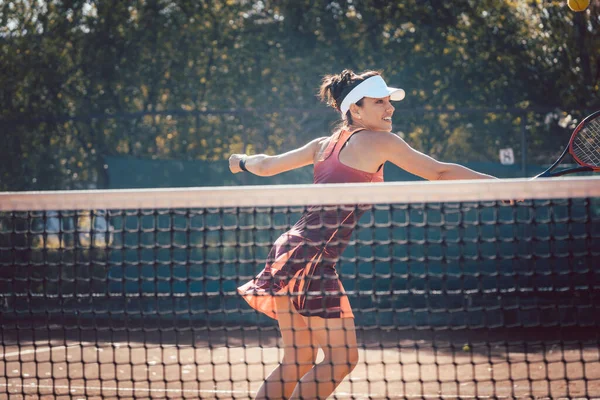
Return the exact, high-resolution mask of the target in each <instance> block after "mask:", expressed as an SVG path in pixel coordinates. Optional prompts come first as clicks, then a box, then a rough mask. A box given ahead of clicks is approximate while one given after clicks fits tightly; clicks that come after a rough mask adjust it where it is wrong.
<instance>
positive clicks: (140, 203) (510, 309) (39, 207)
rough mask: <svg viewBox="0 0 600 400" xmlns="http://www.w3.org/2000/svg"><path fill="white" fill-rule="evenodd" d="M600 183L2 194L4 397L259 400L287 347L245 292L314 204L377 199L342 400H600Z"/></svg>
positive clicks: (362, 226)
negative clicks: (352, 360)
mask: <svg viewBox="0 0 600 400" xmlns="http://www.w3.org/2000/svg"><path fill="white" fill-rule="evenodd" d="M599 183H600V181H599V180H598V179H597V178H578V179H571V180H558V181H542V180H540V181H535V182H531V181H522V180H514V181H498V182H494V183H485V184H482V183H475V184H473V183H458V184H456V183H454V184H451V185H445V184H428V185H418V184H417V185H415V184H411V185H409V184H380V185H376V186H369V187H368V189H369V190H368V191H366V192H365V190H363V188H362V187H358V188H357V187H339V186H338V187H334V186H328V185H322V187H314V186H311V187H297V188H293V187H283V188H281V187H274V188H271V189H270V192H268V196H264V193H265V192H264V190H265V188H261V189H253V188H245V189H243V191H240V189H235V188H225V189H219V190H210V189H193V190H181V191H177V190H175V191H174V190H167V191H159V190H156V191H152V190H151V191H139V192H136V193H135V196H132V192H131V191H107V192H106V193H104V195H103V196H98V195H97V193H94V192H71V193H69V194H67V193H64V192H56V193H46V194H44V195H43V196H44V197H41V196H42V195H40V194H33V193H30V194H28V193H20V194H10V193H9V194H2V195H1V196H4V197H3V198H2V201H1V202H0V204H1V205H2V210H1V211H0V212H1V214H0V220H1V221H0V226H1V228H2V229H1V230H0V231H1V232H0V233H1V234H2V235H1V240H2V242H1V247H2V249H1V250H2V253H1V254H0V267H1V269H0V271H1V273H0V285H1V290H0V293H1V295H2V302H1V304H2V312H3V316H2V333H1V336H0V343H1V346H0V375H1V378H0V398H7V399H35V398H40V399H50V398H57V399H62V398H64V399H66V398H74V399H83V398H89V399H93V398H106V399H110V398H120V399H127V398H203V399H204V398H205V399H212V398H220V399H233V398H239V399H246V398H251V397H252V395H253V394H254V393H256V391H257V390H258V388H259V386H260V385H261V383H262V381H263V380H264V379H265V377H266V376H267V375H268V374H269V373H270V372H271V371H272V370H273V368H275V366H276V365H277V364H278V362H279V360H280V359H281V356H282V349H281V341H280V335H279V333H278V331H277V327H276V325H275V324H274V323H273V321H271V320H270V319H267V318H266V317H261V316H260V315H259V314H257V313H256V312H254V310H251V309H250V308H249V307H248V306H247V305H246V304H245V303H244V302H243V300H240V298H239V296H238V295H237V294H236V293H235V288H236V287H237V285H239V283H240V282H244V281H245V280H247V279H249V278H250V277H252V276H253V273H255V271H257V269H259V268H261V266H262V265H263V263H264V261H265V257H266V251H267V249H268V247H269V246H270V243H271V242H272V240H273V238H274V237H275V238H276V237H277V235H278V233H280V232H281V231H283V230H284V229H286V227H287V226H289V224H290V223H292V224H293V223H294V220H295V218H296V216H297V214H298V213H300V212H301V211H302V209H303V207H305V205H303V204H311V203H309V202H314V199H316V198H318V199H319V201H320V202H322V203H323V204H335V203H336V202H337V199H339V198H344V199H345V203H346V204H348V203H352V204H366V203H367V200H368V201H369V202H370V203H371V204H373V206H372V209H371V211H369V212H368V213H367V214H366V215H365V216H364V217H363V219H361V221H360V222H359V224H358V226H357V229H356V234H355V236H354V239H353V242H352V244H351V245H350V246H349V248H348V250H347V252H346V253H344V258H343V259H342V260H341V265H340V273H341V276H342V279H343V281H344V286H345V288H346V291H347V293H348V295H349V298H350V301H351V304H352V306H353V309H354V312H355V315H356V324H357V335H358V344H359V356H360V361H359V364H358V365H357V367H356V369H355V370H354V371H353V372H352V374H351V375H350V377H349V378H348V379H346V380H344V381H343V383H342V384H341V385H340V386H339V387H338V389H337V390H336V392H335V395H334V396H333V398H339V399H352V398H354V399H367V398H372V399H386V398H389V399H394V398H448V399H452V398H461V399H464V398H467V399H468V398H484V399H485V398H539V399H543V398H600V346H599V343H600V340H599V334H598V332H599V331H600V330H599V329H598V328H599V326H598V325H599V320H598V315H600V313H599V305H600V302H599V300H598V299H599V297H598V293H599V291H600V279H599V277H600V274H599V273H598V269H597V265H600V263H599V262H600V253H598V248H600V247H598V244H599V243H600V242H599V241H600V232H599V231H598V227H599V226H600V203H599V202H598V198H599V197H600V192H598V190H599V188H600V185H599ZM242 194H243V196H241V195H242ZM517 194H520V195H521V196H520V197H521V198H524V199H525V200H524V201H522V202H519V203H516V204H510V203H508V202H503V201H500V200H504V199H506V198H512V197H513V196H517ZM494 199H496V200H494ZM234 202H235V204H238V206H233V204H234ZM240 202H241V204H239V203H240ZM73 210H76V211H73ZM82 210H84V211H82ZM85 210H88V211H85ZM89 210H91V211H89ZM54 219H56V223H54V222H52V223H49V222H48V221H53V220H54ZM39 221H43V222H44V223H45V224H43V225H42V226H41V228H40V226H38V223H39ZM81 221H83V223H82V222H81ZM53 224H55V225H53ZM52 226H57V227H59V228H58V230H56V231H54V230H53V228H52ZM20 232H23V235H25V236H24V238H26V239H27V240H25V239H24V238H21V237H20ZM40 246H41V247H40ZM52 246H56V248H53V247H52ZM319 357H322V354H320V355H319Z"/></svg>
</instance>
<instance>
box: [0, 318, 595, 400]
mask: <svg viewBox="0 0 600 400" xmlns="http://www.w3.org/2000/svg"><path fill="white" fill-rule="evenodd" d="M57 330H60V328H59V327H57ZM223 334H224V332H222V331H221V332H216V333H214V334H213V335H210V337H211V340H210V341H208V340H206V336H205V335H200V334H196V339H195V341H196V344H195V345H179V346H178V345H176V344H168V343H163V344H160V343H156V344H153V343H148V342H147V341H144V339H145V338H144V337H141V338H140V339H138V340H139V341H135V340H136V338H135V337H130V339H129V340H130V341H112V342H111V341H109V340H110V338H106V339H108V340H107V341H100V338H95V340H94V341H90V342H88V341H83V342H80V341H74V340H68V339H66V338H60V339H59V338H58V337H55V338H46V339H45V340H39V339H38V341H36V342H33V343H29V344H27V343H26V341H23V342H22V343H20V344H19V345H17V344H14V345H12V344H10V340H8V343H9V344H7V345H5V346H4V354H3V355H2V359H3V361H2V362H1V363H0V367H1V368H2V370H3V371H6V377H5V378H3V382H2V386H3V389H2V391H3V392H4V393H7V394H9V396H10V398H14V399H18V398H36V397H39V398H42V399H43V398H55V397H56V398H60V397H61V396H64V397H65V398H108V399H110V398H198V397H200V398H206V399H209V398H220V399H229V398H243V399H245V398H249V397H250V396H251V395H252V393H254V392H255V391H256V390H257V389H258V386H259V385H260V384H261V383H262V380H263V379H264V378H265V376H266V375H267V374H268V373H269V372H270V371H271V370H272V369H273V368H274V367H275V366H276V364H277V363H278V361H279V359H280V357H281V354H280V351H277V344H278V337H277V336H278V335H277V334H276V332H273V331H272V332H270V333H267V334H265V333H262V334H261V335H260V336H262V338H261V339H259V338H258V336H259V335H258V334H257V332H256V331H255V332H254V335H253V334H252V333H251V332H249V331H246V332H244V333H242V332H240V331H237V332H236V331H228V332H227V333H226V336H224V335H223ZM9 335H10V334H9ZM530 335H531V334H530ZM202 336H204V337H202ZM361 336H362V349H361V351H360V358H361V363H360V364H359V365H358V367H357V368H356V369H355V370H354V372H353V373H352V375H351V377H350V379H349V380H347V381H345V382H344V383H343V384H342V385H341V386H340V387H339V388H338V390H337V391H336V393H335V398H340V399H345V398H356V399H363V398H375V399H384V398H449V399H450V398H515V397H517V398H530V397H535V398H559V397H565V398H566V397H569V398H573V397H581V398H589V396H597V397H600V354H599V349H598V346H597V342H593V341H590V342H589V343H587V345H586V344H585V341H583V342H576V341H573V342H571V343H568V342H566V343H565V342H563V343H561V342H560V341H546V342H540V341H539V340H537V341H535V340H531V341H516V340H515V338H514V337H513V338H512V342H511V341H505V342H504V341H502V342H495V343H494V342H491V343H490V342H480V343H476V342H473V347H472V350H471V351H468V352H465V351H463V350H462V349H461V347H462V344H460V342H456V343H453V342H452V341H450V340H449V341H446V342H444V341H443V339H442V338H443V337H444V336H446V339H455V340H459V339H460V338H459V336H462V334H461V335H456V334H455V335H453V336H454V338H451V337H448V336H450V335H443V334H442V335H438V336H440V338H438V339H437V340H438V342H437V344H436V346H435V348H434V347H433V345H432V344H431V342H430V341H429V340H425V339H422V340H414V339H409V337H419V336H421V337H424V338H425V337H431V336H432V335H431V333H430V334H423V333H418V332H405V333H404V334H398V333H391V332H385V331H379V332H377V333H370V334H367V335H364V334H363V335H361ZM123 339H125V338H124V337H123ZM470 339H473V338H470ZM507 339H509V338H507ZM4 340H5V343H7V334H6V332H5V334H4ZM113 340H118V339H114V338H113ZM146 340H147V339H146ZM452 346H454V347H452Z"/></svg>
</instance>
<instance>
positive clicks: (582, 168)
mask: <svg viewBox="0 0 600 400" xmlns="http://www.w3.org/2000/svg"><path fill="white" fill-rule="evenodd" d="M597 117H600V111H596V112H594V113H592V114H590V115H588V116H587V117H585V119H584V120H583V121H581V122H580V123H579V125H577V127H576V128H575V130H574V131H573V134H572V135H571V138H570V139H569V144H568V145H567V146H566V147H565V150H564V151H563V152H562V154H561V155H560V157H558V160H556V161H555V162H554V164H552V165H551V166H550V167H549V168H548V169H547V170H545V171H544V172H542V173H541V174H539V175H536V176H535V177H534V178H549V177H553V176H561V175H566V174H572V173H575V172H589V171H598V170H600V168H595V167H591V166H589V165H586V163H584V162H583V161H581V160H580V159H579V157H577V156H576V155H575V154H573V142H574V141H575V137H576V136H577V134H578V133H579V131H580V130H582V129H583V127H584V126H586V125H587V124H588V122H590V121H592V120H594V119H596V118H597ZM567 153H569V154H570V155H571V157H573V159H574V160H575V161H576V162H577V164H579V165H580V166H579V167H574V168H568V169H563V170H561V171H557V172H552V170H553V169H554V168H556V166H557V165H558V164H560V163H561V161H562V160H563V159H564V158H565V156H566V155H567Z"/></svg>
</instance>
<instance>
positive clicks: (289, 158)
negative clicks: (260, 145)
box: [229, 137, 327, 176]
mask: <svg viewBox="0 0 600 400" xmlns="http://www.w3.org/2000/svg"><path fill="white" fill-rule="evenodd" d="M326 139H327V138H326V137H322V138H318V139H315V140H313V141H311V142H309V143H307V144H306V145H304V146H302V147H300V148H298V149H295V150H292V151H288V152H287V153H283V154H279V155H275V156H268V155H266V154H256V155H253V156H247V155H245V154H232V155H231V156H230V157H229V169H230V170H231V172H233V173H234V174H237V173H238V172H242V169H241V168H240V161H241V160H245V167H246V169H247V170H248V172H251V173H253V174H254V175H258V176H273V175H277V174H280V173H282V172H285V171H290V170H292V169H296V168H301V167H304V166H306V165H310V164H312V163H313V162H314V159H315V154H317V152H318V151H319V150H320V149H321V146H322V144H323V142H324V141H325V140H326Z"/></svg>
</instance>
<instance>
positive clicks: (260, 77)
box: [0, 0, 600, 190]
mask: <svg viewBox="0 0 600 400" xmlns="http://www.w3.org/2000/svg"><path fill="white" fill-rule="evenodd" d="M599 28H600V2H599V1H597V0H595V1H593V2H592V5H591V6H590V7H589V9H588V10H587V11H586V12H583V13H573V12H571V11H570V10H569V9H568V8H567V7H566V5H565V4H564V2H558V1H550V0H543V1H542V0H501V1H498V0H461V1H456V2H436V1H431V0H429V1H416V0H406V1H402V2H390V1H385V0H363V1H358V0H340V1H335V2H332V1H325V0H278V1H268V0H262V1H260V0H180V1H167V0H144V1H143V0H138V1H130V2H123V1H117V0H102V1H100V0H71V1H68V0H65V1H60V0H53V1H43V0H36V1H33V0H18V1H5V2H2V3H0V65H2V68H1V69H0V88H1V89H0V100H1V102H2V108H1V109H0V126H1V135H2V139H3V142H4V146H2V147H0V152H1V153H2V154H0V159H1V160H2V161H1V162H0V189H2V190H27V189H70V188H88V187H103V186H105V184H106V182H105V175H104V171H105V168H106V165H105V161H104V158H105V157H107V156H119V155H124V156H132V157H139V158H160V159H185V160H195V159H200V160H212V161H221V160H225V159H226V158H227V157H228V155H229V154H230V153H231V152H248V153H254V152H267V153H274V152H278V151H283V150H289V149H291V148H293V147H295V146H299V145H302V144H303V143H305V142H306V141H308V140H310V139H311V138H314V137H316V136H323V135H326V134H328V132H329V131H330V129H331V126H332V123H333V122H334V121H335V120H336V117H337V116H336V114H335V112H333V110H328V109H326V107H325V106H324V105H319V104H318V100H317V99H316V97H315V93H316V89H317V87H318V85H319V82H320V79H321V77H322V76H323V75H324V74H327V73H334V72H339V71H341V70H342V69H344V68H352V69H355V70H357V71H361V70H366V69H378V70H382V71H383V72H384V76H385V78H386V80H387V81H388V82H389V83H393V84H397V85H400V86H401V87H403V88H405V89H406V90H407V94H408V95H407V99H406V100H405V101H404V102H402V103H399V104H398V106H397V110H396V114H395V117H394V126H395V128H396V130H397V131H398V132H399V133H400V134H401V135H403V136H404V137H405V138H406V139H407V140H408V141H409V142H410V143H411V144H412V145H413V146H415V147H416V148H418V149H420V150H423V151H425V152H427V153H429V154H431V155H433V156H435V157H437V158H440V159H444V160H448V161H454V160H462V161H465V160H468V161H495V160H496V159H497V152H498V148H501V147H506V146H512V147H514V148H515V149H519V148H520V134H521V131H522V129H525V130H526V132H527V135H528V138H529V142H528V143H529V149H528V150H529V156H530V159H531V161H532V162H548V161H550V159H551V158H553V157H554V156H555V155H556V153H557V152H558V151H559V149H560V147H561V146H562V143H564V141H565V140H566V137H568V129H569V128H570V127H572V125H573V123H574V122H575V121H576V120H577V119H580V118H581V117H582V116H584V115H585V114H586V113H587V112H589V111H591V110H593V109H595V108H599V105H600V98H599V94H598V93H599V85H600V35H598V31H599ZM557 120H561V125H559V124H558V123H557Z"/></svg>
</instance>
